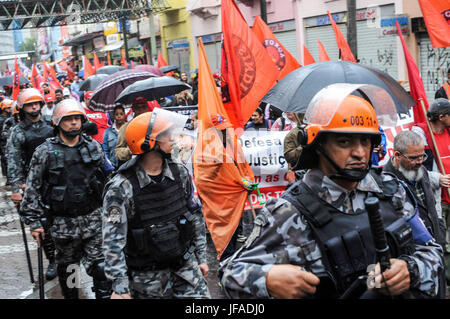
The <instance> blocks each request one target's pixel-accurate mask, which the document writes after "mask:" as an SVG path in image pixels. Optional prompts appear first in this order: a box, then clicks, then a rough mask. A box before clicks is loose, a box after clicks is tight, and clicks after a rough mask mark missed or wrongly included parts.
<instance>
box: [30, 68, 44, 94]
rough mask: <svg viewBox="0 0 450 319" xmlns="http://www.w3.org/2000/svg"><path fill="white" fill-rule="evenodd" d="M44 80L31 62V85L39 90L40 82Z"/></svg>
mask: <svg viewBox="0 0 450 319" xmlns="http://www.w3.org/2000/svg"><path fill="white" fill-rule="evenodd" d="M42 82H44V79H43V78H42V76H41V75H40V74H39V72H38V70H37V68H36V64H33V67H32V69H31V85H32V86H33V87H34V88H35V89H38V90H40V89H41V83H42Z"/></svg>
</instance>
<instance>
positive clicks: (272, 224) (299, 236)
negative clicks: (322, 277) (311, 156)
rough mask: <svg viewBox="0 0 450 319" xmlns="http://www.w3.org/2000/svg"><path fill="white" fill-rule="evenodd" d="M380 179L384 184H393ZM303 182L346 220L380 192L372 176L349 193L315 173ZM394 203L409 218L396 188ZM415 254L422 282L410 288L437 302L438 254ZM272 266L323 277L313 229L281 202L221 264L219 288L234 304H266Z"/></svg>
mask: <svg viewBox="0 0 450 319" xmlns="http://www.w3.org/2000/svg"><path fill="white" fill-rule="evenodd" d="M381 176H382V178H383V182H384V181H388V180H389V179H392V178H393V177H392V176H389V175H381ZM303 181H304V182H305V183H306V184H307V185H308V186H310V187H313V186H319V187H320V188H321V192H319V193H318V196H319V197H320V198H321V199H323V200H324V201H326V202H327V203H329V204H331V205H332V206H333V207H334V208H336V209H338V210H339V211H341V212H343V213H345V214H356V213H359V212H360V210H362V209H364V199H365V198H366V196H367V195H368V193H369V192H371V193H380V192H382V190H381V189H380V187H379V186H378V184H377V183H376V181H375V180H374V178H373V177H372V176H371V175H370V174H368V175H367V176H366V177H365V178H364V179H363V180H361V181H360V182H359V183H358V185H357V187H356V189H354V190H351V191H348V190H346V189H344V188H342V187H341V186H339V185H337V184H336V183H334V182H333V181H332V180H330V179H329V178H328V177H326V176H324V174H323V173H322V172H321V171H320V170H318V169H312V170H310V171H309V172H308V173H306V175H305V176H304V178H303ZM392 200H393V202H396V203H397V205H398V204H400V205H401V206H398V207H400V209H401V210H400V211H403V214H404V215H408V214H411V213H412V212H413V210H414V208H413V206H412V205H411V204H409V203H408V202H406V193H405V190H404V189H403V188H401V187H400V188H398V190H397V192H396V193H395V194H394V196H393V199H392ZM402 207H403V209H402ZM415 248H416V252H415V253H413V255H411V258H412V259H413V260H414V261H415V262H416V264H417V266H418V271H419V274H420V276H419V277H420V279H419V280H417V282H415V283H411V285H412V287H413V288H416V289H418V290H420V291H421V292H422V293H424V294H426V295H429V296H435V295H436V294H437V292H438V272H439V271H440V270H441V269H442V249H441V247H440V246H439V245H437V244H432V245H430V246H420V245H415ZM276 264H293V265H297V266H302V267H305V269H306V270H307V271H310V272H312V273H314V274H323V273H324V272H325V266H324V262H323V257H322V252H321V250H320V249H319V244H318V243H317V242H316V240H315V237H314V236H313V233H312V228H311V225H309V223H308V222H307V221H306V219H305V217H304V216H303V215H301V214H299V212H298V210H297V209H296V208H295V207H294V205H293V204H291V203H290V202H289V201H287V200H285V199H283V198H280V199H270V200H269V201H268V202H267V204H266V206H265V207H264V209H263V210H262V214H260V215H259V216H258V217H257V219H256V221H255V228H254V230H253V233H252V234H251V235H250V237H249V239H248V240H247V242H246V243H245V244H244V245H243V246H242V247H241V249H240V250H238V251H237V252H236V253H235V254H234V255H233V256H232V257H230V258H228V259H227V260H225V261H224V262H223V263H221V265H220V269H219V274H220V275H221V282H222V285H223V287H224V289H225V291H226V293H227V294H228V295H229V296H230V297H232V298H270V295H269V293H268V291H267V288H266V276H267V273H268V272H269V270H270V268H271V267H272V266H273V265H276Z"/></svg>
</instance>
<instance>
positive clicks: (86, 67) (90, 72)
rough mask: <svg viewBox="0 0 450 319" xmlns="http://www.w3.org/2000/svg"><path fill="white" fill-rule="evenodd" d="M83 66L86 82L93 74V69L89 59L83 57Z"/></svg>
mask: <svg viewBox="0 0 450 319" xmlns="http://www.w3.org/2000/svg"><path fill="white" fill-rule="evenodd" d="M83 65H84V79H85V80H86V79H87V78H88V77H90V76H91V75H94V74H95V69H94V68H93V66H92V64H91V62H89V59H88V58H86V56H84V55H83Z"/></svg>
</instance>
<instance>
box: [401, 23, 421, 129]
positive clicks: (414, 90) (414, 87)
mask: <svg viewBox="0 0 450 319" xmlns="http://www.w3.org/2000/svg"><path fill="white" fill-rule="evenodd" d="M395 25H396V26H397V33H398V36H399V37H400V41H401V42H402V47H403V53H404V55H405V61H406V67H407V69H408V79H409V87H410V92H411V96H412V98H413V99H414V100H415V101H416V102H417V104H416V105H414V106H413V113H414V123H422V122H425V121H426V120H425V114H423V111H422V108H421V106H420V100H421V99H422V100H423V102H424V104H425V108H426V109H427V110H428V101H427V95H426V93H425V87H424V85H423V80H422V77H421V76H420V72H419V68H418V67H417V65H416V63H415V62H414V59H413V57H412V56H411V53H409V50H408V47H407V46H406V44H405V40H404V39H403V35H402V31H401V29H400V25H399V23H398V21H395Z"/></svg>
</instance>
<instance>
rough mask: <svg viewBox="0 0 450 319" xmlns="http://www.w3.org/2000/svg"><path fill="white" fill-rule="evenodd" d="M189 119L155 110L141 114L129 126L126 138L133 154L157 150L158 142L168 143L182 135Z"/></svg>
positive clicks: (159, 109) (158, 109)
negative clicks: (174, 137)
mask: <svg viewBox="0 0 450 319" xmlns="http://www.w3.org/2000/svg"><path fill="white" fill-rule="evenodd" d="M187 119H188V117H187V116H185V115H181V114H178V113H175V112H170V111H167V110H163V109H161V108H155V109H154V110H153V111H152V112H147V113H144V114H141V115H139V116H137V117H136V118H134V119H133V120H132V121H131V122H130V124H128V126H127V129H126V131H125V138H126V141H127V144H128V147H129V148H130V150H131V153H133V154H143V153H146V152H149V151H151V150H153V149H154V148H155V145H156V142H157V141H166V140H167V139H168V138H169V139H171V136H174V135H176V134H181V132H182V130H183V129H184V125H185V124H186V122H187Z"/></svg>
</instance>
